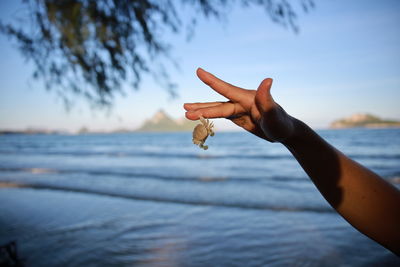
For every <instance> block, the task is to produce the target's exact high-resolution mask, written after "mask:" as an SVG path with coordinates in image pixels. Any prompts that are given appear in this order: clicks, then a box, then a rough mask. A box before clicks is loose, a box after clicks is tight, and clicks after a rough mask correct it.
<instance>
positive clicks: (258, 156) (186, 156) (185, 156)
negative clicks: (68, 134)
mask: <svg viewBox="0 0 400 267" xmlns="http://www.w3.org/2000/svg"><path fill="white" fill-rule="evenodd" d="M21 153H23V154H25V155H47V156H73V157H98V156H100V157H111V158H134V157H145V158H181V159H269V160H274V159H276V160H280V159H293V156H291V155H290V154H281V155H265V154H223V155H221V154H200V153H182V152H179V153H168V152H144V151H143V152H95V151H4V150H3V151H0V154H5V155H10V154H21Z"/></svg>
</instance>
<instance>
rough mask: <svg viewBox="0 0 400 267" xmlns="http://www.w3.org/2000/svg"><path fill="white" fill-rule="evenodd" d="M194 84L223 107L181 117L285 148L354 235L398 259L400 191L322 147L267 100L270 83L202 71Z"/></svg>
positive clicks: (192, 109) (199, 107) (200, 108)
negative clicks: (246, 82)
mask: <svg viewBox="0 0 400 267" xmlns="http://www.w3.org/2000/svg"><path fill="white" fill-rule="evenodd" d="M197 75H198V76H199V78H200V79H201V80H202V81H203V82H204V83H206V84H207V85H209V86H210V87H211V88H212V89H214V90H215V91H216V92H218V93H220V94H221V95H223V96H225V97H226V98H227V99H228V100H229V101H228V102H211V103H192V104H185V105H184V108H185V109H186V110H187V112H186V117H187V118H188V119H192V120H196V119H198V118H199V116H200V115H202V116H203V117H205V118H228V119H230V120H232V121H233V122H234V123H235V124H237V125H239V126H241V127H243V128H244V129H245V130H247V131H249V132H251V133H253V134H255V135H256V136H258V137H260V138H263V139H265V140H267V141H270V142H280V143H282V144H283V145H284V146H286V147H287V148H288V149H289V151H290V152H291V153H292V154H293V155H294V157H295V158H296V159H297V161H298V162H299V163H300V165H301V166H302V168H303V169H304V170H305V172H306V173H307V174H308V175H309V177H310V178H311V180H312V181H313V183H314V184H315V185H316V187H317V188H318V190H319V191H320V192H321V194H322V195H323V196H324V198H325V199H326V200H327V201H328V202H329V203H330V205H331V206H332V207H333V208H334V209H336V211H337V212H338V213H339V214H340V215H341V216H343V218H345V219H346V220H347V221H348V222H349V223H350V224H352V225H353V226H354V227H355V228H357V229H358V230H359V231H361V232H362V233H364V234H365V235H367V236H369V237H370V238H372V239H374V240H375V241H377V242H378V243H380V244H382V245H383V246H385V247H386V248H388V249H390V250H391V251H393V252H394V253H396V254H397V255H400V229H399V226H400V191H399V190H398V189H397V188H395V187H394V186H393V185H391V184H390V183H388V182H386V181H385V180H384V179H382V178H381V177H379V176H378V175H376V174H375V173H373V172H372V171H370V170H369V169H367V168H365V167H363V166H362V165H360V164H358V163H357V162H355V161H353V160H351V159H350V158H348V157H347V156H345V155H344V154H343V153H341V152H340V151H338V150H337V149H335V148H334V147H333V146H331V145H330V144H328V143H327V142H326V141H325V140H324V139H322V138H321V137H320V136H319V135H318V134H316V133H315V132H314V131H313V130H312V129H311V128H310V127H308V126H307V125H306V124H304V123H303V122H301V121H299V120H297V119H295V118H293V117H291V116H290V115H288V114H287V113H286V112H285V111H284V110H283V109H282V107H280V106H279V105H278V104H277V103H276V102H275V101H274V99H273V98H272V96H271V93H270V90H271V85H272V80H271V79H265V80H264V81H263V82H262V83H261V84H260V86H259V87H258V89H257V90H245V89H242V88H239V87H236V86H233V85H231V84H228V83H226V82H224V81H222V80H220V79H218V78H216V77H215V76H213V75H212V74H210V73H208V72H205V71H204V70H202V69H199V70H198V71H197Z"/></svg>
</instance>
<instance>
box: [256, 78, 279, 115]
mask: <svg viewBox="0 0 400 267" xmlns="http://www.w3.org/2000/svg"><path fill="white" fill-rule="evenodd" d="M271 86H272V79H271V78H267V79H264V80H263V81H262V82H261V84H260V85H259V86H258V88H257V92H256V97H255V102H256V105H257V108H258V109H259V110H260V111H262V112H264V111H268V110H270V109H271V108H273V107H275V106H276V104H275V101H274V99H273V98H272V95H271Z"/></svg>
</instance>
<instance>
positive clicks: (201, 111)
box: [185, 102, 244, 120]
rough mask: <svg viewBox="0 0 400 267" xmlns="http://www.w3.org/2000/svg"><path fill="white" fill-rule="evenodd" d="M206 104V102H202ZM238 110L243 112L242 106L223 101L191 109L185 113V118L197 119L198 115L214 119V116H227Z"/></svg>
mask: <svg viewBox="0 0 400 267" xmlns="http://www.w3.org/2000/svg"><path fill="white" fill-rule="evenodd" d="M202 104H207V103H202ZM238 112H244V111H243V110H242V108H241V107H240V106H239V105H237V104H234V103H231V102H225V103H219V104H218V105H214V106H208V107H207V106H205V107H202V108H198V109H192V110H189V111H188V112H186V113H185V115H186V118H188V119H190V120H198V119H199V118H200V116H203V117H204V118H209V119H214V118H229V117H231V116H233V115H234V114H236V113H238Z"/></svg>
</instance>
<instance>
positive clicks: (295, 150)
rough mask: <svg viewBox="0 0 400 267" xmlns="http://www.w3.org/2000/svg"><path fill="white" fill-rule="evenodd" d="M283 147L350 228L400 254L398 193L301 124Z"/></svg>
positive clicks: (399, 202)
mask: <svg viewBox="0 0 400 267" xmlns="http://www.w3.org/2000/svg"><path fill="white" fill-rule="evenodd" d="M294 125H295V131H294V134H293V135H292V136H291V137H290V138H288V139H287V140H285V141H284V142H283V144H284V145H285V146H286V147H287V148H288V149H289V151H290V152H291V153H292V154H293V155H294V157H295V158H296V159H297V161H298V162H299V163H300V165H301V166H302V168H303V169H304V170H305V172H306V173H307V174H308V175H309V176H310V178H311V180H312V181H313V183H314V184H315V185H316V187H317V188H318V190H319V191H320V192H321V194H322V195H323V196H324V198H325V199H326V200H327V201H328V202H329V203H330V205H331V206H332V207H333V208H335V209H336V210H337V211H338V213H339V214H340V215H342V216H343V217H344V218H345V219H346V220H347V221H348V222H349V223H350V224H352V225H353V226H354V227H356V228H357V229H358V230H360V231H361V232H362V233H364V234H366V235H368V236H369V237H371V238H372V239H374V240H376V241H377V242H379V243H381V244H382V245H384V246H385V247H387V248H389V249H390V250H392V251H393V252H395V253H396V254H398V255H399V254H400V230H399V228H398V227H399V225H400V192H399V190H398V189H396V188H395V187H394V186H393V185H391V184H390V183H388V182H386V181H385V180H383V179H382V178H381V177H379V176H378V175H376V174H375V173H373V172H372V171H370V170H368V169H367V168H365V167H363V166H361V165H360V164H358V163H357V162H355V161H353V160H351V159H350V158H348V157H346V156H345V155H344V154H342V153H341V152H340V151H338V150H337V149H335V148H334V147H332V146H331V145H330V144H328V143H327V142H326V141H325V140H323V139H322V138H321V137H320V136H319V135H318V134H316V133H315V132H314V131H313V130H312V129H311V128H309V127H308V126H307V125H305V124H304V123H303V122H301V121H299V120H296V119H295V121H294Z"/></svg>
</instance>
